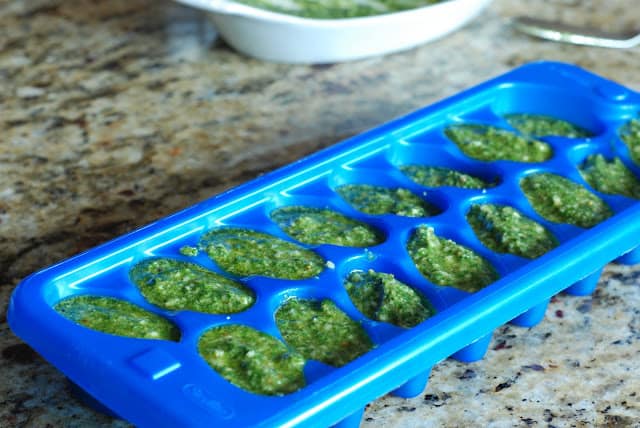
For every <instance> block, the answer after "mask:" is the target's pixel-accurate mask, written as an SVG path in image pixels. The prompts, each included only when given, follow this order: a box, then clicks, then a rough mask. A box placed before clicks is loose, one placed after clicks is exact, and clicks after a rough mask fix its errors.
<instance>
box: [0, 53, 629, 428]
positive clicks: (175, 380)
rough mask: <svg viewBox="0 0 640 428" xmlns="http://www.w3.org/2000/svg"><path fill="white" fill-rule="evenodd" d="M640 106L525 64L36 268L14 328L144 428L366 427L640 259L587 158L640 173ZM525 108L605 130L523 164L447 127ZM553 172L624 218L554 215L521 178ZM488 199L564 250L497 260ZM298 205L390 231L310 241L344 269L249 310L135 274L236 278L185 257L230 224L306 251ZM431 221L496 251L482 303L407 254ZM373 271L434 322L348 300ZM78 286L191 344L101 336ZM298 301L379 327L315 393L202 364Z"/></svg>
mask: <svg viewBox="0 0 640 428" xmlns="http://www.w3.org/2000/svg"><path fill="white" fill-rule="evenodd" d="M639 111H640V94H637V93H634V92H632V91H630V90H628V89H626V88H624V87H622V86H620V85H618V84H616V83H613V82H611V81H608V80H606V79H603V78H601V77H598V76H596V75H593V74H591V73H589V72H587V71H584V70H582V69H580V68H577V67H575V66H572V65H568V64H561V63H551V62H540V63H532V64H529V65H525V66H523V67H520V68H517V69H515V70H513V71H511V72H509V73H507V74H504V75H502V76H500V77H498V78H496V79H493V80H490V81H488V82H486V83H483V84H481V85H479V86H477V87H475V88H472V89H470V90H467V91H464V92H462V93H460V94H458V95H456V96H454V97H452V98H449V99H447V100H444V101H441V102H439V103H436V104H434V105H432V106H429V107H426V108H423V109H421V110H418V111H416V112H414V113H412V114H409V115H407V116H405V117H403V118H400V119H397V120H395V121H393V122H390V123H388V124H385V125H382V126H380V127H378V128H376V129H373V130H371V131H368V132H366V133H363V134H361V135H358V136H356V137H354V138H351V139H349V140H346V141H344V142H342V143H340V144H337V145H335V146H333V147H330V148H328V149H325V150H323V151H321V152H318V153H316V154H314V155H312V156H309V157H307V158H305V159H302V160H300V161H298V162H295V163H293V164H290V165H288V166H286V167H284V168H281V169H279V170H277V171H274V172H272V173H270V174H267V175H265V176H262V177H260V178H258V179H256V180H253V181H251V182H249V183H246V184H244V185H242V186H239V187H237V188H235V189H232V190H230V191H228V192H226V193H223V194H220V195H218V196H215V197H213V198H211V199H208V200H206V201H204V202H202V203H199V204H197V205H194V206H192V207H190V208H187V209H185V210H183V211H181V212H179V213H177V214H174V215H171V216H169V217H166V218H164V219H161V220H159V221H157V222H155V223H153V224H150V225H148V226H146V227H143V228H141V229H139V230H136V231H134V232H132V233H129V234H127V235H125V236H122V237H120V238H117V239H115V240H113V241H111V242H108V243H106V244H104V245H101V246H99V247H96V248H94V249H92V250H90V251H87V252H85V253H83V254H80V255H78V256H75V257H73V258H70V259H68V260H66V261H63V262H61V263H59V264H56V265H54V266H52V267H49V268H47V269H45V270H43V271H40V272H38V273H36V274H33V275H31V276H29V277H28V278H26V279H25V280H24V281H23V282H22V283H21V284H20V285H19V286H18V287H17V288H16V290H15V292H14V294H13V296H12V298H11V301H10V305H9V311H8V321H9V325H10V327H11V329H12V330H13V331H14V332H15V333H16V334H17V335H18V336H19V337H21V338H22V339H23V340H24V341H25V342H27V343H28V344H30V345H31V346H32V347H33V348H34V349H35V350H36V351H37V352H38V353H40V354H41V355H42V356H43V357H44V358H45V359H47V360H48V361H49V362H51V363H52V364H53V365H54V366H56V367H57V368H58V369H60V370H61V371H62V372H63V373H64V374H65V375H66V376H67V377H68V378H69V379H70V380H71V381H72V382H73V383H75V384H76V385H78V386H79V387H80V388H81V389H82V390H84V391H86V393H88V394H89V395H90V396H91V397H94V398H95V399H96V400H97V401H98V402H100V403H101V404H102V405H104V406H105V407H106V408H108V409H110V410H111V411H112V412H113V413H115V414H117V415H119V416H120V417H122V418H124V419H127V420H129V421H131V422H132V423H134V424H135V425H137V426H141V427H147V426H148V427H162V426H167V427H171V426H183V427H187V426H188V427H204V426H260V427H275V426H329V425H334V424H339V425H341V426H346V427H356V426H358V424H359V422H360V418H361V416H362V413H363V411H364V406H365V405H366V404H367V403H369V402H371V401H373V400H375V399H377V398H379V397H381V396H382V395H384V394H387V393H389V392H392V393H394V394H397V395H399V396H402V397H411V396H415V395H418V394H420V393H421V392H422V390H423V389H424V387H425V385H426V382H427V379H428V376H429V372H430V369H431V367H432V366H433V365H435V364H437V363H438V362H439V361H441V360H443V359H445V358H447V357H450V356H453V357H454V358H457V359H459V360H462V361H474V360H477V359H480V358H482V357H483V355H484V353H485V351H486V349H487V346H488V344H489V341H490V339H491V335H492V332H493V330H494V329H495V328H496V327H498V326H500V325H502V324H504V323H506V322H512V323H514V324H516V325H521V326H533V325H535V324H536V323H538V322H539V321H540V320H541V319H542V318H543V316H544V311H545V309H546V306H547V303H548V301H549V299H550V298H551V297H552V296H554V295H555V294H557V293H559V292H561V291H563V290H566V291H567V292H569V293H572V294H577V295H584V294H590V293H591V292H593V290H594V288H595V286H596V283H597V281H598V278H599V275H600V272H601V271H602V269H603V267H604V266H605V265H606V264H607V263H609V262H611V261H613V260H616V261H618V262H620V263H627V264H631V263H636V262H639V261H640V250H638V249H636V247H638V245H640V221H637V219H638V218H639V217H638V215H640V205H639V204H637V203H636V201H635V200H632V199H628V198H625V197H621V196H614V195H606V194H602V193H598V192H595V191H593V189H591V188H590V187H589V186H588V185H587V184H586V182H584V180H582V178H581V176H580V174H579V173H578V170H577V165H579V164H580V163H581V162H582V160H583V159H584V158H585V157H586V156H587V155H588V154H591V153H595V152H599V153H603V154H604V155H605V156H608V157H611V156H618V157H620V158H621V159H622V160H623V161H624V163H625V164H626V165H627V166H628V167H629V168H630V169H631V170H632V171H633V172H634V174H635V175H636V176H640V169H639V168H638V167H637V166H636V165H635V164H634V163H633V162H632V161H631V159H630V155H629V152H628V150H627V148H626V146H625V145H624V144H623V142H622V141H621V140H620V138H619V132H620V129H621V127H622V126H624V124H625V123H627V122H628V121H629V120H630V119H632V118H636V117H637V115H638V112H639ZM512 112H513V113H516V112H517V113H534V114H547V115H552V116H556V117H559V118H562V119H565V120H569V121H572V122H574V123H576V124H578V125H580V126H583V127H586V128H588V129H590V130H591V131H593V132H594V134H595V135H594V136H593V137H591V138H587V139H569V138H560V137H545V138H542V139H541V140H543V141H546V142H547V143H548V144H550V145H551V147H552V148H553V150H554V156H553V157H552V158H551V159H549V160H548V161H546V162H541V163H521V162H513V161H504V160H498V161H493V162H483V161H477V160H474V159H471V158H468V157H466V156H464V154H463V153H462V152H461V151H459V150H458V148H457V147H456V146H455V144H453V143H452V142H450V141H448V140H447V138H446V137H445V135H444V133H443V132H442V129H443V127H444V126H446V125H448V124H452V123H460V122H474V123H483V124H492V125H495V126H499V127H502V128H509V125H508V124H507V123H506V122H505V121H504V119H503V117H502V115H504V114H507V113H512ZM408 163H420V164H425V165H436V166H443V165H444V166H450V167H455V168H458V169H462V170H465V171H469V172H472V173H474V174H477V175H479V176H499V177H500V184H499V185H497V186H496V187H493V188H490V189H485V190H461V189H454V188H450V187H443V188H429V189H426V188H424V187H421V186H419V185H417V184H416V183H414V182H412V181H411V180H410V179H408V178H407V177H405V176H404V175H402V174H401V173H400V172H399V170H398V169H397V167H398V166H399V165H403V164H408ZM540 171H553V172H555V173H557V174H560V175H563V176H565V177H567V178H569V179H571V180H573V181H575V182H579V183H581V184H582V185H584V186H586V187H587V188H588V189H591V190H592V191H593V192H594V193H596V194H597V195H598V196H599V197H600V198H602V199H603V200H604V201H605V202H606V203H608V204H609V206H610V207H611V208H612V210H613V211H614V213H615V214H614V215H613V216H612V217H610V218H608V219H607V220H605V221H604V222H602V223H600V224H598V225H596V226H594V227H592V228H590V229H581V228H578V227H574V226H568V225H561V224H558V223H552V222H549V221H547V220H545V219H543V218H542V217H540V216H539V215H538V214H537V213H536V212H535V211H534V210H533V209H532V208H531V207H530V205H529V204H528V202H527V200H526V198H525V196H524V195H523V193H522V192H521V190H520V188H519V185H518V183H519V180H520V179H521V178H522V177H523V176H525V175H527V174H531V173H535V172H540ZM351 182H357V183H360V184H363V183H371V184H376V185H381V184H384V185H387V186H389V187H405V188H407V189H410V190H412V191H414V192H415V193H416V194H422V195H424V194H425V191H426V195H427V197H432V198H433V201H435V203H436V205H438V206H440V207H441V208H442V209H443V212H442V213H441V214H439V215H436V216H433V217H426V218H405V217H398V216H393V215H367V214H364V213H362V212H359V211H357V210H355V209H353V208H351V207H350V206H349V205H348V204H346V203H345V202H344V201H341V200H340V198H339V197H338V196H337V195H336V194H335V192H334V189H335V187H336V186H337V185H340V184H345V183H351ZM481 201H494V202H496V201H497V202H501V203H508V204H511V205H513V206H515V207H517V208H518V209H520V210H521V211H522V212H524V213H525V214H526V215H527V216H529V217H530V218H533V219H535V220H536V221H538V222H539V223H541V224H543V225H544V226H546V227H547V228H548V229H549V230H551V231H552V232H553V233H554V234H555V235H556V237H557V238H558V240H559V241H560V245H559V246H558V247H556V248H555V249H553V250H551V251H550V252H548V253H546V254H544V255H543V256H541V257H539V258H537V259H535V260H528V259H523V258H519V257H516V256H510V255H504V254H497V253H493V252H492V251H490V250H489V249H488V248H486V247H484V246H483V245H482V244H481V243H480V241H479V240H478V239H477V238H475V236H474V235H473V232H472V231H471V228H470V227H469V226H468V224H466V222H465V221H464V213H465V210H466V209H468V207H469V205H470V204H471V203H473V202H481ZM300 204H301V205H309V206H316V207H329V208H331V209H334V210H336V211H339V212H342V213H344V214H345V215H347V216H349V217H353V218H355V219H357V220H360V221H364V222H366V223H369V224H371V225H373V226H375V227H377V228H378V229H380V230H381V231H383V233H384V234H385V237H386V239H385V241H384V242H383V243H382V244H380V245H376V246H372V247H369V248H346V247H337V246H333V245H319V246H307V245H302V246H303V247H306V248H310V249H312V250H314V251H316V252H317V253H318V254H320V255H321V256H322V257H324V258H325V260H328V261H331V262H332V264H333V266H331V267H330V268H326V269H325V270H324V271H323V272H322V273H321V274H320V275H319V276H317V277H315V278H311V279H308V280H300V281H295V280H279V281H278V280H274V279H264V278H262V277H259V276H257V277H249V278H236V279H237V280H239V281H240V282H244V283H245V284H246V285H247V286H248V287H250V288H252V289H254V290H255V291H256V294H257V295H258V299H257V302H256V303H255V304H254V305H253V306H252V307H251V308H250V309H248V310H246V311H244V312H240V313H236V314H229V315H208V314H202V313H195V312H192V311H168V310H164V309H162V308H159V307H156V306H153V305H151V304H150V303H149V302H147V301H145V299H144V297H143V296H142V295H141V294H140V292H139V291H138V289H137V288H136V286H135V285H134V284H133V283H132V281H131V280H130V278H129V270H130V269H131V268H132V266H134V265H135V264H136V263H137V262H139V261H141V260H143V259H146V258H149V257H154V256H161V257H171V258H175V259H179V260H189V261H192V262H195V263H199V264H201V265H202V266H204V267H206V268H207V269H210V270H213V271H216V272H222V273H223V274H224V272H223V271H221V270H220V268H219V267H217V266H216V264H215V263H214V262H213V261H211V260H210V259H208V258H207V257H206V254H204V253H203V252H201V253H200V254H199V255H197V256H195V257H187V256H184V255H182V254H181V253H180V248H181V247H183V246H185V245H189V246H197V245H198V241H199V239H200V237H201V236H202V235H203V234H204V233H206V232H207V231H210V230H212V229H214V228H217V227H222V226H228V225H232V226H238V227H245V228H249V229H255V230H260V231H266V232H267V233H271V234H273V235H277V236H278V237H279V238H281V239H284V240H288V241H291V242H295V241H294V240H293V239H291V238H289V237H288V236H287V235H286V234H285V233H284V232H283V231H281V230H280V229H279V228H278V227H277V226H276V225H275V224H274V223H273V222H271V221H270V220H269V212H270V211H271V210H273V209H275V208H277V207H281V206H285V205H300ZM421 224H426V225H430V226H432V227H433V228H434V229H435V231H436V233H437V234H438V235H441V236H445V237H447V238H450V239H453V240H454V241H456V242H458V243H460V244H462V245H464V246H466V247H468V248H471V249H472V250H474V251H475V252H476V253H478V254H480V255H481V256H483V257H485V258H486V259H487V260H489V261H490V262H491V263H492V264H493V265H494V267H495V268H496V270H497V271H498V273H499V274H500V278H499V279H498V280H497V281H495V282H494V283H492V284H490V285H489V286H487V287H485V288H483V289H482V290H480V291H478V292H476V293H473V294H469V293H464V292H461V291H459V290H456V289H454V288H452V287H443V286H437V285H434V284H432V283H430V282H429V281H428V280H427V279H426V278H425V277H423V276H421V275H420V274H419V272H418V271H417V269H416V268H415V266H414V265H413V263H412V261H411V260H410V258H409V256H408V254H407V251H406V249H405V245H406V242H407V239H408V237H409V236H410V233H411V231H412V230H413V229H414V228H415V227H417V226H418V225H421ZM368 267H372V268H374V269H377V270H381V271H383V270H386V271H388V272H390V273H393V274H395V275H396V276H397V277H398V278H400V279H402V280H403V282H406V283H408V284H410V285H411V286H412V287H414V288H415V289H417V290H419V291H421V292H422V293H423V294H425V295H426V296H427V297H428V298H429V299H430V300H431V301H432V303H433V304H434V305H435V307H436V309H437V310H438V312H437V314H436V315H435V316H433V317H431V318H429V319H427V320H426V321H424V322H423V323H421V324H419V325H418V326H416V327H414V328H412V329H406V330H402V329H399V328H394V329H390V328H387V327H388V326H385V325H384V324H385V323H380V322H377V323H376V322H372V321H371V320H368V319H366V318H365V317H364V316H363V315H362V314H360V313H359V312H358V311H357V310H356V309H355V307H354V306H353V305H352V304H350V303H349V301H348V297H345V296H346V293H345V292H344V288H343V286H342V280H343V279H344V277H345V276H346V275H347V274H348V273H349V271H350V270H351V269H367V268H368ZM225 275H226V274H225ZM227 276H230V277H232V276H231V275H227ZM81 294H92V295H104V296H112V297H118V298H121V299H124V300H127V301H129V302H131V303H134V304H136V305H138V306H141V307H143V308H145V309H147V310H149V311H151V312H154V313H156V314H159V315H161V316H163V317H165V318H166V319H169V320H171V321H172V322H174V323H175V324H176V325H177V326H178V327H179V328H180V330H181V333H182V336H181V339H180V341H178V342H170V341H163V340H146V339H133V338H126V337H120V336H114V335H109V334H104V333H100V332H97V331H94V330H90V329H87V328H84V327H81V326H80V325H78V324H75V323H73V322H71V321H69V320H68V319H66V318H64V317H63V316H61V315H60V314H58V313H57V312H56V311H55V310H54V309H53V307H54V306H55V305H56V303H57V302H59V301H60V300H61V299H64V298H67V297H70V296H76V295H81ZM291 296H301V297H305V298H314V297H316V298H323V299H324V298H329V299H332V300H333V301H334V302H336V304H337V306H338V307H340V309H342V310H343V311H344V312H346V313H347V314H348V315H349V316H350V317H351V318H353V319H355V320H357V321H358V322H360V323H361V324H362V325H363V326H364V327H365V329H366V331H367V332H368V333H369V334H370V336H371V337H372V339H373V341H374V342H375V344H376V345H377V346H376V347H375V348H374V349H372V350H371V351H369V352H367V353H366V354H364V355H363V356H361V357H359V358H357V359H355V360H353V361H351V362H350V363H348V364H346V365H344V366H342V367H340V368H330V367H329V366H322V365H320V364H307V367H306V368H305V376H306V378H307V385H306V386H305V387H303V388H302V389H300V390H298V391H296V392H293V393H290V394H288V395H283V396H262V395H257V394H253V393H249V392H246V391H244V390H242V389H240V388H238V387H235V386H234V385H232V384H230V383H229V382H227V381H226V380H224V379H223V378H222V377H221V376H220V375H218V373H217V372H216V371H214V370H213V369H211V368H210V367H209V366H208V365H207V363H206V362H205V361H204V359H202V358H201V357H200V356H199V355H198V352H197V343H198V338H199V337H200V335H201V334H202V333H203V332H204V331H206V330H208V329H210V328H212V327H213V326H218V325H225V324H244V325H249V326H251V327H253V328H256V329H259V330H261V331H263V332H266V333H268V334H270V335H272V336H274V337H275V338H278V339H280V340H282V337H281V336H280V333H279V331H278V329H277V327H276V326H275V323H274V321H273V312H272V311H273V310H274V309H273V308H277V307H278V305H279V304H280V303H281V302H283V301H284V300H286V299H287V298H289V297H291ZM265 314H266V315H265Z"/></svg>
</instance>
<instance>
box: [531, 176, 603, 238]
mask: <svg viewBox="0 0 640 428" xmlns="http://www.w3.org/2000/svg"><path fill="white" fill-rule="evenodd" d="M520 188H522V190H523V192H524V194H525V196H526V197H527V199H528V200H529V203H530V204H531V205H532V206H533V209H534V210H536V212H537V213H538V214H540V215H541V216H542V217H544V218H546V219H547V220H550V221H554V222H556V223H569V224H574V225H576V226H580V227H585V228H588V227H592V226H595V225H596V224H598V223H600V222H601V221H603V220H605V219H607V218H608V217H610V216H611V215H612V214H613V213H612V212H611V209H610V208H609V206H608V205H607V204H606V203H605V202H604V201H603V200H602V199H600V198H599V197H597V196H596V195H594V194H593V193H591V192H589V191H588V190H587V189H586V188H584V187H583V186H581V185H580V184H577V183H574V182H573V181H571V180H569V179H566V178H564V177H561V176H559V175H555V174H550V173H539V174H533V175H530V176H528V177H526V178H524V179H522V181H520Z"/></svg>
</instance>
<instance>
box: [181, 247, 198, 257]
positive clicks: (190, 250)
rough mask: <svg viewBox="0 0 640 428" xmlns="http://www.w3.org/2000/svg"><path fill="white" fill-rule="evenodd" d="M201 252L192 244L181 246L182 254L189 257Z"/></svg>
mask: <svg viewBox="0 0 640 428" xmlns="http://www.w3.org/2000/svg"><path fill="white" fill-rule="evenodd" d="M198 253H199V251H198V249H197V248H196V247H192V246H190V245H184V246H182V247H180V254H182V255H183V256H187V257H195V256H197V255H198Z"/></svg>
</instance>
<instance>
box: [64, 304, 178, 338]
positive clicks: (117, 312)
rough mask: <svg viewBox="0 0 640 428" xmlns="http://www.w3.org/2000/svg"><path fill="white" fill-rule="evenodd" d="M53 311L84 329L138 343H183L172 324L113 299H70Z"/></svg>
mask: <svg viewBox="0 0 640 428" xmlns="http://www.w3.org/2000/svg"><path fill="white" fill-rule="evenodd" d="M54 309H55V310H56V311H58V313H60V314H61V315H62V316H64V317H65V318H68V319H70V320H71V321H73V322H75V323H77V324H79V325H81V326H83V327H87V328H90V329H92V330H97V331H101V332H103V333H108V334H113V335H116V336H125V337H135V338H139V339H161V340H172V341H176V342H177V341H178V340H180V330H179V329H178V328H177V327H176V326H175V325H174V324H173V323H171V322H170V321H168V320H166V319H164V318H162V317H161V316H159V315H156V314H154V313H152V312H149V311H147V310H144V309H142V308H141V307H139V306H136V305H133V304H131V303H129V302H126V301H124V300H120V299H115V298H112V297H102V296H89V295H84V296H76V297H70V298H67V299H64V300H61V301H60V302H58V303H57V304H56V305H55V306H54Z"/></svg>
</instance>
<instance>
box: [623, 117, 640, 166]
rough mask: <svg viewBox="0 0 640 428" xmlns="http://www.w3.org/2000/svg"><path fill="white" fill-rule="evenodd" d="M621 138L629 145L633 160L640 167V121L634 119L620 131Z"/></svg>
mask: <svg viewBox="0 0 640 428" xmlns="http://www.w3.org/2000/svg"><path fill="white" fill-rule="evenodd" d="M620 138H622V141H624V143H625V144H626V145H627V149H629V153H630V154H631V159H632V160H633V161H634V162H635V163H636V164H637V165H640V119H632V120H630V121H629V122H627V124H626V125H624V126H623V127H622V128H621V129H620Z"/></svg>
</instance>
